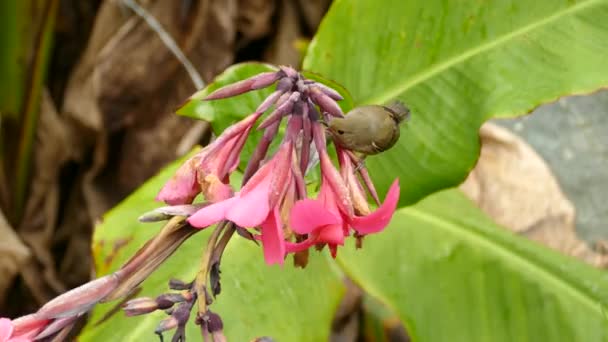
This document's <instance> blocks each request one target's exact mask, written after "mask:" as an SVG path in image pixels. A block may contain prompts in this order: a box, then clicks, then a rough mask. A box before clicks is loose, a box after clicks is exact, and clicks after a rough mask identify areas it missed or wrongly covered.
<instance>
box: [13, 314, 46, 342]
mask: <svg viewBox="0 0 608 342" xmlns="http://www.w3.org/2000/svg"><path fill="white" fill-rule="evenodd" d="M50 322H51V320H49V319H41V318H40V317H38V316H37V315H36V314H29V315H26V316H21V317H19V318H16V319H14V320H13V326H14V327H15V331H13V335H16V336H19V337H26V338H30V339H31V338H34V337H36V335H38V333H39V332H40V331H41V330H42V329H44V328H45V327H46V326H47V325H48V324H49V323H50Z"/></svg>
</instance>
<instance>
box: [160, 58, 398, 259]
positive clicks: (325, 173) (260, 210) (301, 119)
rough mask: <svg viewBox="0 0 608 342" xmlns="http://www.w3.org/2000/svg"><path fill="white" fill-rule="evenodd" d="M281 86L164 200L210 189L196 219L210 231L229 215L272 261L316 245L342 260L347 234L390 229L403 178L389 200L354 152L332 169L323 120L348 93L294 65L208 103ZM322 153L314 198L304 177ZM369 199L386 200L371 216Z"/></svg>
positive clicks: (193, 163) (191, 165)
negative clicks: (244, 156)
mask: <svg viewBox="0 0 608 342" xmlns="http://www.w3.org/2000/svg"><path fill="white" fill-rule="evenodd" d="M274 83H277V86H276V90H275V91H274V92H273V93H272V94H271V95H270V96H269V97H268V98H267V99H266V100H264V102H263V103H262V104H260V106H259V107H258V108H257V110H256V111H255V112H254V113H253V114H251V115H249V116H247V117H246V118H245V119H243V120H241V121H240V122H238V123H236V124H234V125H232V126H231V127H229V128H228V129H226V130H225V131H224V132H223V133H222V134H221V135H220V136H219V137H218V138H217V139H216V140H215V141H213V142H212V143H211V144H209V145H208V146H207V147H205V148H204V149H203V150H201V151H200V152H199V153H197V154H196V155H195V156H193V157H192V158H190V159H189V160H188V161H186V162H185V163H184V164H183V165H182V166H181V167H180V169H179V170H178V171H177V173H176V174H175V175H174V176H173V178H172V179H170V180H169V181H168V182H167V183H166V184H165V185H164V187H163V188H162V189H161V191H160V193H159V194H158V196H157V199H158V200H162V201H165V202H166V203H168V204H170V205H184V204H190V203H192V201H193V199H194V198H195V197H196V196H197V195H198V194H199V193H202V194H203V196H204V197H205V200H206V204H205V205H203V206H202V207H201V208H198V210H197V211H196V212H194V213H193V214H192V215H191V216H190V217H189V218H188V222H189V223H190V224H191V225H192V226H194V227H199V228H206V227H209V226H210V225H213V224H215V223H218V222H220V221H223V220H228V221H231V222H233V223H235V224H236V225H238V226H239V227H242V228H246V229H250V232H253V236H254V238H255V239H257V240H261V241H262V245H263V249H264V257H265V260H266V262H267V263H269V264H274V263H278V264H283V262H284V259H285V257H286V255H287V254H288V253H294V252H300V251H304V250H306V249H308V248H310V247H312V246H320V247H322V246H325V245H327V246H328V247H329V249H330V251H331V253H332V255H333V256H334V257H335V255H336V252H337V247H338V246H341V245H343V244H344V240H345V238H346V237H348V236H351V235H355V236H357V237H358V238H359V237H362V236H365V235H367V234H371V233H376V232H379V231H381V230H383V229H384V228H385V227H386V226H387V224H388V223H389V221H390V219H391V217H392V215H393V213H394V211H395V208H396V205H397V201H398V199H399V184H398V181H397V180H395V182H394V183H393V184H392V186H391V187H390V190H389V192H388V194H387V196H386V199H385V202H384V203H382V204H381V203H380V201H379V200H378V196H377V194H376V190H375V189H374V185H373V183H372V182H371V179H370V177H369V175H368V173H367V171H366V169H365V167H364V166H362V165H361V162H360V160H359V159H358V158H357V157H356V156H355V155H354V154H353V153H352V152H351V151H348V150H345V149H342V148H339V147H336V152H337V156H338V165H339V169H338V168H336V166H334V163H333V162H332V160H331V158H330V156H329V154H328V151H327V144H326V138H325V130H324V126H323V122H324V121H325V120H327V119H329V117H330V116H337V117H341V116H343V113H342V110H341V109H340V107H339V105H338V104H337V102H336V101H340V100H342V96H341V95H340V94H339V93H338V92H337V91H335V90H334V89H331V88H329V87H327V86H325V85H323V84H320V83H318V82H315V81H312V80H308V79H306V78H304V77H303V76H302V74H300V73H298V72H296V71H295V70H294V69H292V68H290V67H280V68H279V69H278V70H276V71H273V72H267V73H262V74H259V75H256V76H254V77H252V78H249V79H246V80H243V81H240V82H237V83H234V84H231V85H228V86H225V87H223V88H220V89H218V90H216V91H215V92H213V93H211V94H209V95H208V96H207V97H206V98H205V100H215V99H221V98H227V97H231V96H235V95H239V94H242V93H245V92H247V91H251V90H255V89H260V88H264V87H268V86H271V85H273V84H274ZM272 106H274V109H273V110H272V111H271V112H270V113H269V114H268V115H267V116H266V118H265V119H264V120H263V121H262V122H261V123H260V124H259V125H258V126H257V129H263V130H264V136H263V138H262V140H261V141H260V142H259V144H258V145H257V148H256V150H255V152H254V154H253V156H252V157H251V159H250V160H249V161H248V166H247V169H246V170H245V175H244V177H245V182H246V183H245V184H244V185H243V187H242V188H241V189H240V191H238V192H234V191H233V190H232V188H231V187H230V185H229V176H230V174H231V173H232V172H233V171H234V170H235V169H236V167H237V166H238V165H239V157H240V154H241V151H242V149H243V146H244V144H245V141H246V140H247V138H248V137H249V133H250V131H251V130H252V128H253V126H254V125H255V124H256V122H257V121H258V119H260V117H261V116H262V115H263V114H264V113H265V112H266V111H267V110H269V109H270V108H271V107H272ZM283 118H286V119H287V127H286V130H285V134H284V135H283V137H282V142H281V144H280V146H279V147H278V149H277V151H276V152H275V153H274V154H273V155H271V156H268V157H267V154H268V149H269V146H270V143H271V142H272V140H273V139H274V138H276V136H277V134H278V128H279V125H280V124H281V121H282V119H283ZM315 151H316V152H315ZM315 153H316V154H317V155H315ZM317 156H318V160H319V164H320V168H321V187H320V191H319V193H318V195H317V198H316V199H311V198H309V196H308V194H307V187H306V183H305V179H304V175H305V174H306V172H307V171H308V169H309V168H310V166H311V164H312V163H311V162H310V161H311V160H313V159H316V158H315V157H317ZM260 165H261V166H260ZM368 196H371V198H373V199H374V200H375V201H376V203H377V204H378V208H377V209H376V210H375V211H373V212H372V210H371V208H370V206H369V204H368V200H367V198H368ZM258 232H259V234H258Z"/></svg>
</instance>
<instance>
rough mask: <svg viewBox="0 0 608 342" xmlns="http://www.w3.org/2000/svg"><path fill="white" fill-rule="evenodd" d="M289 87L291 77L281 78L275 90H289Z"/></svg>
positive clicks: (291, 86)
mask: <svg viewBox="0 0 608 342" xmlns="http://www.w3.org/2000/svg"><path fill="white" fill-rule="evenodd" d="M291 88H293V79H291V78H282V79H281V80H280V81H279V83H278V84H277V91H281V92H283V93H286V92H290V91H291V90H292V89H291Z"/></svg>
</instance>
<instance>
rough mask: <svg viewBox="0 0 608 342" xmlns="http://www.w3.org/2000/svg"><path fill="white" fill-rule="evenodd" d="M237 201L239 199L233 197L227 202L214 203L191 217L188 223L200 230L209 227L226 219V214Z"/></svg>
mask: <svg viewBox="0 0 608 342" xmlns="http://www.w3.org/2000/svg"><path fill="white" fill-rule="evenodd" d="M237 200H238V198H237V197H232V198H229V199H227V200H225V201H221V202H217V203H213V204H211V205H208V206H206V207H204V208H201V209H200V210H199V211H197V212H196V213H195V214H194V215H192V216H190V218H189V219H188V223H190V224H191V225H192V226H194V227H198V228H205V227H209V226H210V225H212V224H214V223H217V222H219V221H221V220H223V219H224V218H226V212H227V211H228V209H229V208H231V207H232V206H233V205H234V203H235V202H236V201H237Z"/></svg>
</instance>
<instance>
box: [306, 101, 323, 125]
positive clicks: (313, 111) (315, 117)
mask: <svg viewBox="0 0 608 342" xmlns="http://www.w3.org/2000/svg"><path fill="white" fill-rule="evenodd" d="M308 118H309V119H310V121H319V119H320V118H321V115H320V114H319V111H318V110H317V108H316V107H315V105H314V104H313V103H312V101H311V100H310V99H308Z"/></svg>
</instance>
